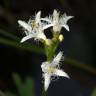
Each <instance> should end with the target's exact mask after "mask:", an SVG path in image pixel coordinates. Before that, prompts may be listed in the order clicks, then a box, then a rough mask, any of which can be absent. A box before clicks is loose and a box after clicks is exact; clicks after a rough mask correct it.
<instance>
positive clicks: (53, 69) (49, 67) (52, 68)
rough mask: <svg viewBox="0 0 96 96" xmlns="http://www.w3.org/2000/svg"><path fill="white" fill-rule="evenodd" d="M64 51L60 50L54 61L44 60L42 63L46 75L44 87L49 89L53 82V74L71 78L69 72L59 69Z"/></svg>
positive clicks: (44, 75)
mask: <svg viewBox="0 0 96 96" xmlns="http://www.w3.org/2000/svg"><path fill="white" fill-rule="evenodd" d="M62 55H63V53H62V52H59V53H58V54H57V56H56V57H54V59H53V61H52V62H50V63H49V62H43V63H42V65H41V68H42V71H43V77H44V89H45V91H46V90H47V89H48V87H49V84H50V82H51V78H52V76H63V77H67V78H69V76H68V75H67V73H65V72H64V71H63V70H61V69H59V63H60V60H61V58H62Z"/></svg>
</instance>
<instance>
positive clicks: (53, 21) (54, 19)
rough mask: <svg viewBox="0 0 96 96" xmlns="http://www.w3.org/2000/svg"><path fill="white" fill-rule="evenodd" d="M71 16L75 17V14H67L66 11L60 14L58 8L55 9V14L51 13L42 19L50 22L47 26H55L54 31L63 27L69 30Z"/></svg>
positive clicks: (58, 30)
mask: <svg viewBox="0 0 96 96" xmlns="http://www.w3.org/2000/svg"><path fill="white" fill-rule="evenodd" d="M71 18H73V16H67V15H66V13H65V14H63V15H61V16H60V15H59V12H57V10H54V12H53V16H51V15H50V16H49V17H45V18H41V19H42V20H44V21H46V22H48V23H49V25H47V28H48V27H52V26H53V31H54V32H60V31H61V28H62V27H64V28H65V29H66V30H67V31H69V26H68V24H67V22H68V20H69V19H71Z"/></svg>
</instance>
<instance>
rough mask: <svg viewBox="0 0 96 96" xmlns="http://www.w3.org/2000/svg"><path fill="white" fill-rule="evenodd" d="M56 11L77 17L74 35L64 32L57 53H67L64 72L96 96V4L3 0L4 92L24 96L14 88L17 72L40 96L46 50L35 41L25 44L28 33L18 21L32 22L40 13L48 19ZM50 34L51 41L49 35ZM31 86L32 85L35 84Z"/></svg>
mask: <svg viewBox="0 0 96 96" xmlns="http://www.w3.org/2000/svg"><path fill="white" fill-rule="evenodd" d="M54 9H58V10H60V11H61V13H63V12H66V13H67V14H68V15H73V16H75V18H74V19H72V20H70V21H69V22H68V25H69V26H70V32H67V31H66V30H65V29H63V30H62V34H64V37H65V39H64V42H62V43H61V44H60V45H59V47H58V50H57V52H58V51H60V50H62V51H64V56H65V60H64V63H63V64H62V68H64V70H65V71H66V72H67V73H68V74H69V75H70V77H71V78H72V79H73V80H76V82H78V84H79V85H80V86H81V90H82V92H83V94H84V96H96V64H95V52H96V50H95V49H96V47H95V45H96V43H95V42H96V1H95V0H0V89H1V90H2V91H4V92H5V90H7V91H8V92H9V91H10V92H12V93H16V94H17V93H18V94H19V95H20V96H21V94H22V92H21V93H20V92H19V91H18V90H19V88H18V87H17V88H16V85H15V84H14V81H15V80H13V77H14V76H15V75H14V76H13V77H12V74H13V73H14V72H15V73H17V74H18V76H20V78H21V79H22V80H26V78H29V77H31V79H32V80H33V81H34V82H35V83H34V84H35V87H34V90H35V92H33V93H35V95H36V96H39V95H40V93H41V89H42V84H41V82H42V74H41V69H40V64H41V62H43V61H44V60H46V57H45V55H44V51H43V46H42V44H41V43H40V42H39V43H38V42H34V41H33V40H28V41H27V42H24V43H23V44H21V43H20V40H21V38H22V37H23V36H24V32H23V30H22V28H21V27H20V26H19V25H18V23H17V21H18V20H19V19H21V20H25V21H28V20H29V18H32V16H33V15H34V14H35V13H36V12H38V11H39V10H41V11H42V16H46V15H48V14H52V12H53V10H54ZM46 34H48V36H49V37H50V33H49V32H47V33H46ZM18 76H17V78H18ZM15 79H16V78H15ZM17 81H18V80H17ZM22 82H23V81H22ZM29 82H30V80H29ZM15 83H16V82H15ZM31 83H32V82H31ZM31 83H30V85H32V84H33V83H32V84H31ZM25 85H26V84H25V83H24V86H25ZM32 86H33V85H32ZM17 89H18V90H17ZM21 89H22V88H21ZM25 89H27V87H26V88H25ZM25 89H24V90H25ZM29 89H30V88H29ZM31 89H32V88H31ZM22 90H23V89H22ZM22 90H21V91H22ZM24 90H23V91H24ZM28 93H30V92H28ZM26 94H27V93H26ZM22 96H23V95H22ZM25 96H28V95H25ZM30 96H32V95H31V93H30Z"/></svg>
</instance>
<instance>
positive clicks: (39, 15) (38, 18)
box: [35, 11, 41, 24]
mask: <svg viewBox="0 0 96 96" xmlns="http://www.w3.org/2000/svg"><path fill="white" fill-rule="evenodd" d="M40 18H41V11H39V12H38V13H37V14H36V18H35V21H36V24H38V23H39V22H40Z"/></svg>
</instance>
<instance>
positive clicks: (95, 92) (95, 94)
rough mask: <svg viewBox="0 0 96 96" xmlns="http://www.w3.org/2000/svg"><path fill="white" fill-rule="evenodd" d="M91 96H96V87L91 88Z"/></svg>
mask: <svg viewBox="0 0 96 96" xmlns="http://www.w3.org/2000/svg"><path fill="white" fill-rule="evenodd" d="M91 96H96V88H95V89H94V90H93V92H92V94H91Z"/></svg>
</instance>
